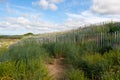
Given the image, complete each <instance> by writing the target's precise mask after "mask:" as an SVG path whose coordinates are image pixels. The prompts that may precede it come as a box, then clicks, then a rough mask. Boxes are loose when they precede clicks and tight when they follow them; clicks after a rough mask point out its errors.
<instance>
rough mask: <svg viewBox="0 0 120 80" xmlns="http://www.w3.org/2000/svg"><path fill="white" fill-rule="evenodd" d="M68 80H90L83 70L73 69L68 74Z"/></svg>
mask: <svg viewBox="0 0 120 80" xmlns="http://www.w3.org/2000/svg"><path fill="white" fill-rule="evenodd" d="M67 77H68V80H88V79H87V78H86V77H85V75H84V72H83V71H81V70H78V69H77V70H75V69H72V70H70V71H69V72H68V73H67Z"/></svg>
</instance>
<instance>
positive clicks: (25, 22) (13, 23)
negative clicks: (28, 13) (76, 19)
mask: <svg viewBox="0 0 120 80" xmlns="http://www.w3.org/2000/svg"><path fill="white" fill-rule="evenodd" d="M57 27H58V24H55V23H49V22H47V21H41V20H35V19H34V21H33V20H31V19H29V18H26V17H17V18H15V17H8V18H6V19H5V20H4V21H1V22H0V30H9V31H10V30H14V31H13V32H15V31H17V30H18V31H19V30H21V31H22V30H25V31H26V32H27V31H31V32H33V33H45V32H54V31H57ZM21 33H22V32H21Z"/></svg>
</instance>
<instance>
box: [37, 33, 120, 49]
mask: <svg viewBox="0 0 120 80" xmlns="http://www.w3.org/2000/svg"><path fill="white" fill-rule="evenodd" d="M38 40H39V41H40V42H41V43H51V42H56V43H57V42H61V43H76V44H79V43H93V44H95V45H96V46H99V47H104V46H112V47H114V48H120V32H113V33H104V32H101V33H89V34H88V33H77V32H73V33H70V34H63V35H58V36H48V37H44V38H38ZM88 45H89V44H88Z"/></svg>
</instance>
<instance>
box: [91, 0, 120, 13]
mask: <svg viewBox="0 0 120 80" xmlns="http://www.w3.org/2000/svg"><path fill="white" fill-rule="evenodd" d="M91 10H92V11H93V12H95V13H100V14H109V15H113V14H120V0H93V5H92V7H91Z"/></svg>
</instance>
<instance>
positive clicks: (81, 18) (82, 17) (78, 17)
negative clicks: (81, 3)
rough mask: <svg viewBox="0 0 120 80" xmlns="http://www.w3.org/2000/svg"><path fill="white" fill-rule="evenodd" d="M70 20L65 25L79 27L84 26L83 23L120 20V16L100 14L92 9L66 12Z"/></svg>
mask: <svg viewBox="0 0 120 80" xmlns="http://www.w3.org/2000/svg"><path fill="white" fill-rule="evenodd" d="M66 15H67V16H68V20H67V21H66V22H65V23H64V25H66V26H68V28H69V27H72V28H73V29H74V28H78V27H80V26H81V27H84V26H83V25H90V24H98V23H100V22H109V21H115V22H119V21H120V16H109V15H108V16H99V15H96V14H94V13H92V12H91V11H84V12H82V13H81V14H74V13H66Z"/></svg>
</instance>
